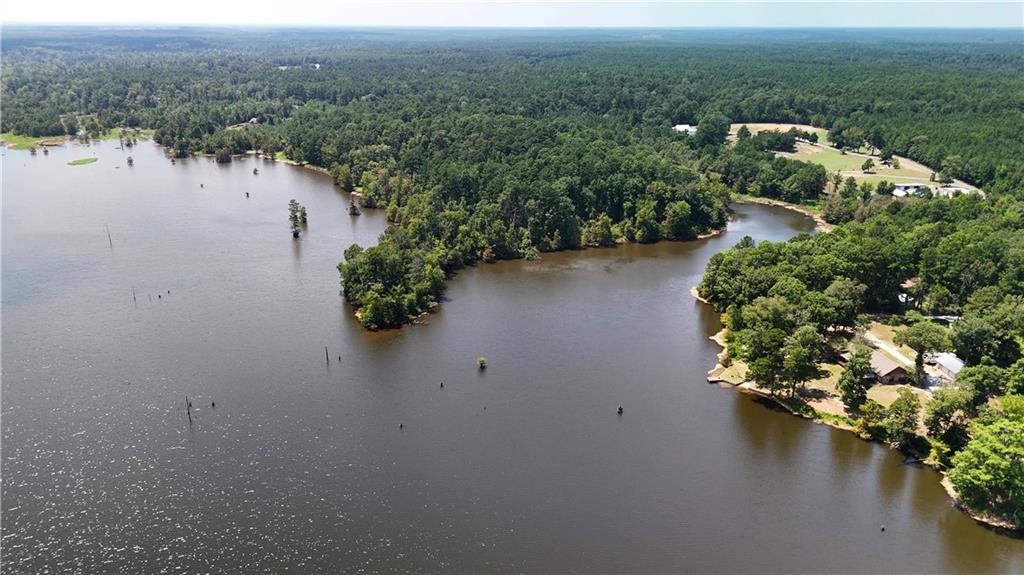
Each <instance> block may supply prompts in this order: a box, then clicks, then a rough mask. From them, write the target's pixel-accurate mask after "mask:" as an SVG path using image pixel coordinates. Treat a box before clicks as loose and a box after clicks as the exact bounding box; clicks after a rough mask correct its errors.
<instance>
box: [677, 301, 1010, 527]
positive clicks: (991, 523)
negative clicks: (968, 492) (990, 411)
mask: <svg viewBox="0 0 1024 575" xmlns="http://www.w3.org/2000/svg"><path fill="white" fill-rule="evenodd" d="M690 294H691V295H692V296H693V297H694V298H695V299H696V300H697V301H699V302H701V303H704V304H707V305H710V302H709V301H708V300H706V299H704V298H703V297H701V295H700V293H698V291H697V287H696V286H694V287H692V288H690ZM725 336H726V333H725V328H723V329H722V330H721V331H719V332H718V333H716V334H714V335H712V336H710V337H709V338H708V339H710V340H712V341H714V342H715V343H717V344H718V345H720V346H721V347H722V351H721V352H720V353H719V354H718V362H717V363H716V364H715V367H713V368H712V369H711V370H710V371H708V375H707V379H708V383H717V384H719V385H720V386H721V387H732V388H734V389H737V390H739V391H741V392H743V393H750V394H753V395H757V396H760V397H762V398H764V399H767V400H769V401H772V402H774V403H775V404H777V405H778V406H779V407H781V408H783V409H785V410H786V411H788V412H789V413H791V414H793V415H795V416H797V417H803V418H804V419H810V420H812V421H814V422H815V423H820V424H823V425H828V426H831V427H834V428H836V429H841V430H844V431H849V432H851V433H854V432H855V430H854V428H853V427H851V426H850V425H848V424H845V423H843V422H841V421H838V420H832V419H823V418H820V417H816V416H815V415H811V414H807V413H801V412H798V411H795V410H794V409H793V408H792V407H791V406H789V405H788V404H787V403H786V402H784V401H782V399H781V398H779V397H777V396H774V395H772V394H771V393H769V392H768V391H766V390H764V389H761V388H759V387H757V386H756V385H755V384H754V382H752V381H744V382H741V383H739V384H734V383H732V382H729V381H726V380H725V379H722V378H721V377H720V375H721V374H722V372H724V371H725V367H724V366H723V365H722V363H721V360H722V358H723V357H724V356H725V352H726V345H727V344H726V341H725ZM815 413H817V412H815ZM857 437H861V436H860V435H857ZM862 439H863V438H862ZM865 441H871V440H865ZM921 463H924V464H925V465H929V466H930V467H932V468H933V469H935V470H936V471H938V472H939V473H940V474H941V475H942V480H941V482H940V483H941V484H942V487H943V488H944V489H945V490H946V493H948V494H949V497H950V499H952V500H953V502H954V504H955V505H956V507H957V509H959V510H961V511H963V512H964V513H966V514H967V515H968V516H970V517H971V519H974V520H975V521H976V522H978V523H980V524H982V525H984V526H986V527H991V528H995V529H996V530H997V531H1006V532H1012V533H1021V532H1024V529H1021V528H1019V527H1017V526H1015V525H1013V524H1012V523H1010V522H1009V521H1006V520H1005V519H1002V518H999V517H994V516H991V515H988V514H986V513H984V512H982V511H978V510H976V509H972V508H971V507H969V506H968V505H967V504H965V503H964V502H963V501H962V500H961V499H960V496H959V495H957V493H956V490H955V489H954V488H953V484H952V483H951V482H950V481H949V477H947V476H946V473H945V472H944V471H943V470H942V469H940V468H939V467H937V466H935V465H932V464H930V463H927V462H924V461H921Z"/></svg>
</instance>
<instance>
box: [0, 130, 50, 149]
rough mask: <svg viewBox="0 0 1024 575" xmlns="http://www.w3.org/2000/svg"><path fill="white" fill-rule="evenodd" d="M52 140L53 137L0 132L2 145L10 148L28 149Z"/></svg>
mask: <svg viewBox="0 0 1024 575" xmlns="http://www.w3.org/2000/svg"><path fill="white" fill-rule="evenodd" d="M51 140H53V141H54V142H55V141H56V139H55V138H53V137H44V138H36V137H33V136H21V135H19V134H13V133H11V132H4V133H2V134H0V141H2V142H3V144H4V146H7V147H8V148H10V149H12V150H28V149H29V148H38V147H39V146H41V145H42V142H49V141H51Z"/></svg>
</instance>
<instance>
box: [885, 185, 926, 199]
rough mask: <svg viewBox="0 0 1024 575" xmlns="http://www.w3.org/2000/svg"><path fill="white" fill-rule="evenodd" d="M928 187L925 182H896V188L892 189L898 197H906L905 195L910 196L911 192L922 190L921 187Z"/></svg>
mask: <svg viewBox="0 0 1024 575" xmlns="http://www.w3.org/2000/svg"><path fill="white" fill-rule="evenodd" d="M926 187H928V186H926V185H924V184H916V183H915V184H896V188H895V189H894V190H893V191H892V195H893V196H896V197H897V198H905V197H907V196H909V195H910V194H913V193H914V192H916V191H918V190H920V189H921V188H926Z"/></svg>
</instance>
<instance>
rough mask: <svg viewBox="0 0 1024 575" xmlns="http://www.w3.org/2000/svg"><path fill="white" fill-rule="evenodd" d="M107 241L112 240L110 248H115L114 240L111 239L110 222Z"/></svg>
mask: <svg viewBox="0 0 1024 575" xmlns="http://www.w3.org/2000/svg"><path fill="white" fill-rule="evenodd" d="M107 241H108V242H110V249H114V240H112V239H110V224H107Z"/></svg>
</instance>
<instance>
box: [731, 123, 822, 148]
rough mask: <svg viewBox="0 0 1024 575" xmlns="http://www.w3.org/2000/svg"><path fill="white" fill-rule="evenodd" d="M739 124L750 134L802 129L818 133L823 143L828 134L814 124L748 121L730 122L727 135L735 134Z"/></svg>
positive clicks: (819, 139)
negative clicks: (745, 122)
mask: <svg viewBox="0 0 1024 575" xmlns="http://www.w3.org/2000/svg"><path fill="white" fill-rule="evenodd" d="M740 126H746V127H747V129H748V130H750V133H751V134H756V133H758V132H767V131H769V130H778V131H780V132H787V131H789V129H790V128H796V129H797V130H803V131H805V132H809V133H812V134H818V141H819V142H822V143H824V142H825V136H827V135H828V130H826V129H825V128H815V127H814V126H808V125H807V124H771V123H763V122H761V123H750V124H744V123H739V124H732V125H730V126H729V135H730V136H736V132H738V131H739V129H740Z"/></svg>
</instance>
